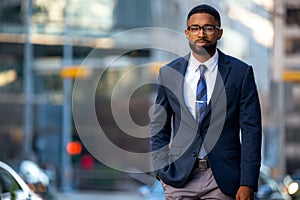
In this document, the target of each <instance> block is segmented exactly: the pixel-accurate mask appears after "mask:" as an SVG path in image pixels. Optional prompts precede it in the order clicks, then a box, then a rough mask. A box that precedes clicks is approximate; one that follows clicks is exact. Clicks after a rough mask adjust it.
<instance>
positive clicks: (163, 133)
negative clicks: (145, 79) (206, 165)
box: [150, 70, 173, 174]
mask: <svg viewBox="0 0 300 200" xmlns="http://www.w3.org/2000/svg"><path fill="white" fill-rule="evenodd" d="M158 82H159V83H158V85H157V97H156V103H155V106H154V111H153V114H152V117H151V123H150V134H151V152H152V165H153V168H154V170H155V171H156V172H157V174H158V171H159V169H161V168H163V167H165V166H166V165H167V164H168V152H169V143H170V138H171V131H172V128H171V119H172V115H173V111H172V108H171V106H170V103H169V101H168V99H167V96H166V90H167V88H166V87H164V86H163V80H162V70H160V73H159V77H158Z"/></svg>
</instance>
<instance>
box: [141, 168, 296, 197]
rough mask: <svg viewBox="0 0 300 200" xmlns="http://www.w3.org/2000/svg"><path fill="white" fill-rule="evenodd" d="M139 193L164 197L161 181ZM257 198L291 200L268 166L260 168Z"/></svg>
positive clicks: (146, 195) (145, 195)
mask: <svg viewBox="0 0 300 200" xmlns="http://www.w3.org/2000/svg"><path fill="white" fill-rule="evenodd" d="M139 193H140V194H141V195H142V196H143V197H144V198H143V199H144V200H161V199H164V191H163V188H162V185H161V183H160V182H159V181H157V180H156V181H155V182H154V183H153V184H152V185H151V186H147V185H145V186H141V187H140V188H139ZM254 199H255V200H291V197H290V195H289V194H288V193H287V192H285V191H284V190H282V189H281V187H280V185H279V184H278V183H277V182H276V181H275V180H274V179H273V178H272V177H271V175H270V170H269V168H268V167H266V166H262V167H261V169H260V178H259V188H258V191H257V193H256V194H255V198H254Z"/></svg>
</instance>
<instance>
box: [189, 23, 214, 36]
mask: <svg viewBox="0 0 300 200" xmlns="http://www.w3.org/2000/svg"><path fill="white" fill-rule="evenodd" d="M201 29H202V30H203V32H204V33H206V34H209V35H210V34H214V33H215V30H216V29H220V27H218V26H215V25H212V24H207V25H204V26H199V25H191V26H189V27H188V28H187V30H189V32H190V33H191V34H192V35H197V34H199V32H200V30H201Z"/></svg>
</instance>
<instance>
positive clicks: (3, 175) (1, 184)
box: [0, 168, 21, 193]
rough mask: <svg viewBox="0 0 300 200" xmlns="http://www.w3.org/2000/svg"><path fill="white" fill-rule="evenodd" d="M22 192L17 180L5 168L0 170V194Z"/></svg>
mask: <svg viewBox="0 0 300 200" xmlns="http://www.w3.org/2000/svg"><path fill="white" fill-rule="evenodd" d="M17 190H21V187H20V185H19V184H18V183H17V182H16V180H15V179H14V178H13V177H12V176H11V175H10V174H9V173H8V172H7V171H6V170H5V169H3V168H0V192H1V193H7V192H13V191H17Z"/></svg>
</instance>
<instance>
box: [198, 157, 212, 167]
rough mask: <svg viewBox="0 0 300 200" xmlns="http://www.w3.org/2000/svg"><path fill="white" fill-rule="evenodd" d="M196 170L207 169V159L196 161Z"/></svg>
mask: <svg viewBox="0 0 300 200" xmlns="http://www.w3.org/2000/svg"><path fill="white" fill-rule="evenodd" d="M198 168H199V169H208V168H209V163H208V160H207V159H198Z"/></svg>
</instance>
